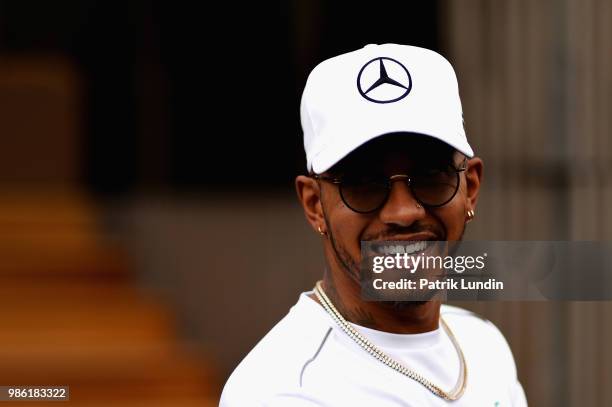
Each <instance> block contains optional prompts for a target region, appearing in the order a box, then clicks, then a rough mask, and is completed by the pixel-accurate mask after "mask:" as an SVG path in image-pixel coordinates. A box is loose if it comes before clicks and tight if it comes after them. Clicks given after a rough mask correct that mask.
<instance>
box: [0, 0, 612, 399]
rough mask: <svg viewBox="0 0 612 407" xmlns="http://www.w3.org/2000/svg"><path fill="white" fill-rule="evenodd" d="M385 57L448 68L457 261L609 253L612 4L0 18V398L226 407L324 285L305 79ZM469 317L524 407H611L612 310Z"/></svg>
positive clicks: (156, 10) (328, 4) (601, 305)
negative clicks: (363, 57)
mask: <svg viewBox="0 0 612 407" xmlns="http://www.w3.org/2000/svg"><path fill="white" fill-rule="evenodd" d="M385 42H396V43H405V44H412V45H419V46H424V47H427V48H431V49H434V50H437V51H439V52H441V53H442V54H443V55H445V56H446V57H447V58H448V59H449V60H450V61H451V62H452V63H453V65H454V66H455V68H456V71H457V74H458V77H459V84H460V92H461V95H462V100H463V106H464V116H465V123H466V129H467V132H468V137H469V139H470V142H471V144H472V146H474V147H475V150H476V152H477V154H478V155H479V156H481V157H483V159H484V161H485V180H484V191H483V192H482V195H481V196H482V198H481V201H480V204H479V207H478V210H477V214H476V220H475V221H474V222H472V223H471V224H470V228H469V231H468V233H467V236H466V237H467V238H468V239H491V240H537V239H541V240H610V239H611V238H612V210H611V209H612V205H611V203H612V118H611V117H612V114H611V113H612V111H611V110H612V3H611V2H609V1H606V0H540V1H529V0H505V1H495V2H493V1H488V0H438V1H422V2H386V3H382V2H359V1H351V2H348V1H323V0H292V1H277V2H274V1H269V2H242V3H223V2H207V3H204V4H203V5H202V6H201V7H198V8H196V7H195V6H194V5H191V4H188V3H184V2H181V3H178V2H169V1H165V2H161V1H157V2H144V1H130V2H102V1H93V0H81V1H54V2H45V1H33V0H25V1H9V0H2V1H0V137H1V144H0V224H1V225H2V226H1V227H0V255H1V257H2V261H1V262H0V302H1V303H2V307H0V320H1V321H2V327H1V329H0V365H1V366H2V368H1V369H0V384H2V385H9V384H11V385H13V384H22V385H26V384H29V385H51V384H56V385H70V386H71V399H72V403H73V404H75V405H88V406H89V405H105V406H106V405H109V404H112V405H118V406H122V405H125V406H139V405H142V406H192V405H194V406H195V405H200V406H201V405H211V406H212V405H217V400H218V397H219V394H220V391H221V389H222V385H223V383H224V381H225V380H226V378H227V377H228V375H229V374H230V372H231V371H232V369H233V368H234V367H235V366H236V365H237V364H238V362H239V361H240V360H241V359H242V358H243V357H244V356H245V355H246V353H247V352H248V351H249V350H250V349H251V348H252V347H253V346H254V345H255V344H256V342H257V341H258V340H259V339H260V338H261V337H262V336H263V335H264V334H265V333H266V332H267V331H268V330H269V329H270V328H271V327H272V326H273V325H274V324H275V323H276V322H277V321H278V320H279V319H280V318H282V317H283V316H284V315H285V314H286V313H287V311H288V309H289V307H290V306H291V305H293V304H294V303H295V302H296V301H297V297H298V295H299V293H300V292H302V291H304V290H309V289H311V288H312V286H313V285H314V282H315V281H316V280H317V279H318V278H319V276H320V275H321V273H322V270H323V258H322V252H321V247H320V242H319V239H318V237H317V235H316V233H313V231H312V230H310V228H309V227H308V226H307V225H306V222H305V220H304V218H303V215H302V212H301V209H300V207H299V206H298V203H297V201H296V199H295V194H294V190H293V179H294V177H295V176H296V175H297V174H300V173H304V171H305V159H304V154H303V150H302V140H301V129H300V125H299V98H300V95H301V91H302V89H303V86H304V83H305V80H306V77H307V75H308V72H309V71H310V70H311V69H312V68H313V67H314V66H315V65H316V64H317V63H319V62H320V61H322V60H323V59H326V58H328V57H331V56H334V55H337V54H340V53H343V52H348V51H351V50H354V49H357V48H360V47H362V46H363V45H365V44H367V43H385ZM457 305H460V306H464V307H467V308H470V309H473V310H475V311H477V312H479V313H481V314H483V315H484V316H485V317H487V318H489V319H491V320H492V321H493V322H494V323H496V324H497V325H498V326H499V327H500V328H501V330H502V331H503V332H504V333H505V335H506V337H507V339H508V341H509V342H510V345H511V347H512V349H513V352H514V354H515V358H516V361H517V365H518V372H519V377H520V380H521V382H522V384H523V386H524V388H525V390H526V393H527V397H528V400H529V401H530V404H531V405H534V406H578V405H580V406H603V405H612V386H610V385H609V384H610V383H612V348H610V346H609V344H610V343H612V324H611V323H610V322H612V306H611V305H610V303H607V302H592V303H590V302H581V303H570V302H533V303H518V302H517V303H511V302H504V303H460V304H457ZM263 373H264V374H265V372H263ZM20 405H26V404H20ZM35 405H41V404H40V403H38V404H35Z"/></svg>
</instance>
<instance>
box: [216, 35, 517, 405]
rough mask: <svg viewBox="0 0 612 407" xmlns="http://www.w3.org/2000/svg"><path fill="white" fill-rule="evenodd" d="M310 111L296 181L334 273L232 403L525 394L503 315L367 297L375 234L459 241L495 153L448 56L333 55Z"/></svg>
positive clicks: (239, 372) (305, 112)
mask: <svg viewBox="0 0 612 407" xmlns="http://www.w3.org/2000/svg"><path fill="white" fill-rule="evenodd" d="M301 121H302V129H303V131H304V147H305V150H306V158H307V166H308V175H301V176H298V177H297V179H296V188H297V194H298V197H299V200H300V202H301V204H302V206H303V208H304V213H305V215H306V219H307V220H308V222H309V223H310V225H311V226H312V228H313V230H315V231H317V232H318V233H319V234H320V235H321V240H322V245H323V250H324V253H325V259H326V267H325V271H324V273H323V279H322V281H320V282H317V284H316V286H315V288H314V289H313V290H312V291H310V292H305V293H302V295H301V296H300V298H299V300H298V302H297V304H296V305H295V306H293V307H292V308H291V310H290V312H289V313H288V315H287V316H285V318H283V319H282V320H281V321H280V322H279V323H278V324H277V325H276V326H275V327H274V328H273V329H272V330H271V331H270V332H269V333H268V334H267V335H266V336H265V337H264V338H263V339H262V340H261V341H260V342H259V343H258V344H257V346H256V347H255V348H254V349H253V350H252V351H251V352H250V353H249V355H247V357H246V358H245V359H244V360H243V361H242V362H241V364H240V365H239V366H238V367H237V368H236V370H235V371H234V372H233V374H232V375H231V377H230V379H229V380H228V382H227V384H226V385H225V388H224V391H223V395H222V397H221V406H225V407H233V406H284V407H291V406H441V405H447V404H448V405H453V406H525V405H526V404H527V403H526V400H525V396H524V393H523V390H522V387H521V385H520V384H519V382H518V380H517V375H516V367H515V364H514V359H513V357H512V353H511V352H510V349H509V347H508V345H507V343H506V341H505V339H504V337H503V336H502V334H501V333H500V332H499V330H497V328H496V327H495V326H494V325H493V324H491V323H490V322H488V321H486V320H483V319H482V318H479V317H478V316H476V315H474V314H473V313H471V312H468V311H465V310H462V309H460V308H457V307H451V306H448V305H442V304H441V303H440V302H439V301H434V300H430V301H385V302H374V301H365V300H363V299H362V298H361V286H360V270H359V264H360V260H361V244H362V242H363V241H387V240H394V241H398V240H399V241H432V240H433V241H457V240H461V238H462V236H463V233H464V231H465V228H466V224H467V223H468V222H469V221H471V220H472V218H473V217H474V214H475V210H476V204H477V200H478V192H479V188H480V181H481V178H482V171H483V163H482V161H481V160H480V159H479V158H477V157H474V153H473V151H472V148H471V147H470V145H469V144H468V142H467V138H466V136H465V131H464V128H463V115H462V108H461V102H460V99H459V92H458V86H457V79H456V77H455V73H454V71H453V68H452V67H451V65H450V64H449V63H448V61H447V60H446V59H444V58H443V57H442V56H440V55H439V54H437V53H435V52H433V51H430V50H426V49H423V48H418V47H411V46H404V45H396V44H384V45H368V46H366V47H364V48H363V49H360V50H357V51H354V52H350V53H347V54H343V55H340V56H337V57H335V58H331V59H329V60H327V61H324V62H322V63H321V64H319V65H318V66H317V67H316V68H315V69H314V70H313V71H312V72H311V74H310V76H309V78H308V81H307V83H306V87H305V89H304V93H303V96H302V104H301ZM415 247H416V246H415Z"/></svg>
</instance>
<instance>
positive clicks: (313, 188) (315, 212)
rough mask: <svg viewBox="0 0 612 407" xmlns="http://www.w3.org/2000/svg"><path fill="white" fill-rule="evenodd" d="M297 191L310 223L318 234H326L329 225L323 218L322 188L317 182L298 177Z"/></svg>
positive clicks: (302, 176)
mask: <svg viewBox="0 0 612 407" xmlns="http://www.w3.org/2000/svg"><path fill="white" fill-rule="evenodd" d="M295 189H296V192H297V196H298V200H299V201H300V203H301V204H302V208H303V209H304V215H305V216H306V220H307V221H308V223H310V225H311V226H312V228H313V229H314V230H315V231H317V232H318V233H321V234H323V233H324V232H326V231H327V225H326V224H325V217H324V216H323V207H322V203H321V188H320V187H319V183H318V182H317V180H315V179H314V178H312V177H308V176H306V175H298V176H297V177H296V178H295Z"/></svg>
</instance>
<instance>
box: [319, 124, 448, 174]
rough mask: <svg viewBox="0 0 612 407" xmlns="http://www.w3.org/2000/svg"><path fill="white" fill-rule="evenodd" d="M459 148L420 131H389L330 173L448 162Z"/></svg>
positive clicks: (351, 155)
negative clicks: (390, 132) (416, 132)
mask: <svg viewBox="0 0 612 407" xmlns="http://www.w3.org/2000/svg"><path fill="white" fill-rule="evenodd" d="M455 154H456V150H455V149H453V148H452V147H451V146H449V145H448V144H446V143H444V142H442V141H439V140H437V139H434V138H433V137H429V136H424V135H421V134H408V133H398V134H389V135H384V136H381V137H378V138H376V139H374V140H371V141H369V142H367V143H365V144H364V145H362V146H360V147H359V148H357V149H356V150H355V151H353V152H352V153H350V154H349V155H348V156H346V157H345V158H343V159H342V160H341V161H340V162H339V163H338V164H336V165H335V166H334V167H332V168H331V169H330V171H329V172H331V173H347V172H356V171H359V172H362V171H365V170H367V171H377V172H383V171H384V172H387V171H400V170H401V171H404V170H406V169H409V168H412V167H416V166H418V167H422V166H426V167H428V166H440V165H447V164H450V163H452V162H453V161H454V157H455Z"/></svg>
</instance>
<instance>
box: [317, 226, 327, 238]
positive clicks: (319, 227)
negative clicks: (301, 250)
mask: <svg viewBox="0 0 612 407" xmlns="http://www.w3.org/2000/svg"><path fill="white" fill-rule="evenodd" d="M317 231H318V232H319V234H320V235H321V236H325V235H326V234H327V232H324V231H322V230H321V225H319V226H317Z"/></svg>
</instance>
